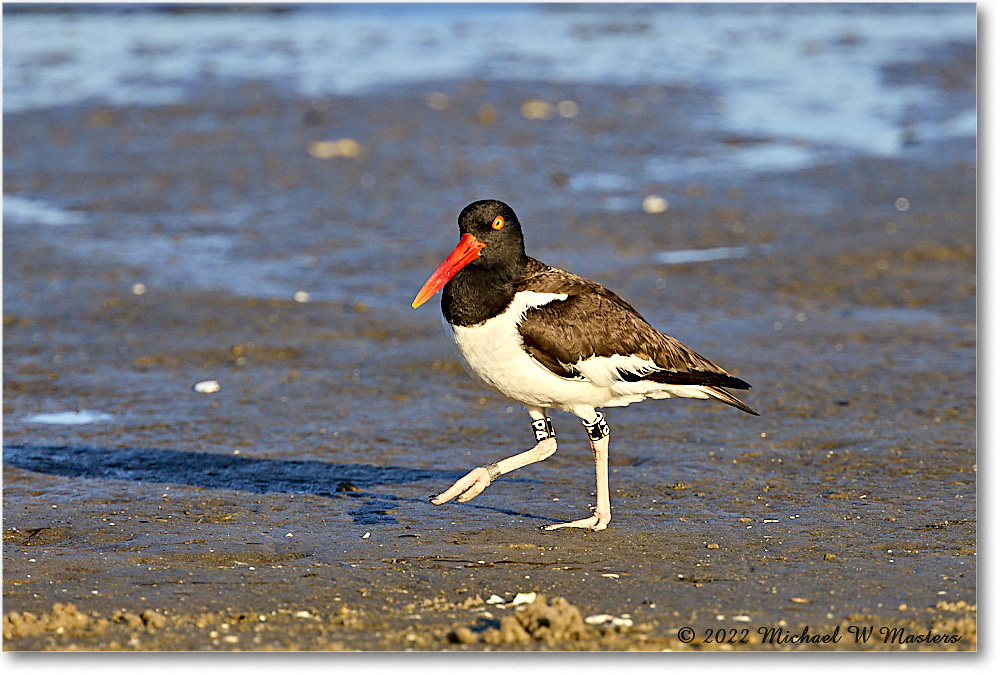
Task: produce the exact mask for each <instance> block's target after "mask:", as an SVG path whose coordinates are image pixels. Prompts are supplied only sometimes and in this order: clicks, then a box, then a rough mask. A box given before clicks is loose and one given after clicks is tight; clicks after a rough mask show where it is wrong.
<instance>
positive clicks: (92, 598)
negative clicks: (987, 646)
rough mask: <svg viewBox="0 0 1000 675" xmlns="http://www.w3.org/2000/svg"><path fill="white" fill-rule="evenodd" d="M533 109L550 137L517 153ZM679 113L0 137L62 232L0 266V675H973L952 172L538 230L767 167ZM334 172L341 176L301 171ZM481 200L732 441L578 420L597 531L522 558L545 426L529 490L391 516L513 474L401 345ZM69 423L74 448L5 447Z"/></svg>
mask: <svg viewBox="0 0 1000 675" xmlns="http://www.w3.org/2000/svg"><path fill="white" fill-rule="evenodd" d="M971 67H973V68H974V58H973V62H972V66H971ZM969 68H970V64H969V59H968V50H963V49H959V48H956V50H955V51H954V52H952V53H950V54H947V55H943V56H941V57H939V58H937V59H936V60H929V61H928V62H926V63H924V64H921V65H920V68H916V69H914V70H907V69H903V68H900V69H897V71H893V72H889V73H887V76H891V77H899V78H907V77H925V78H932V79H933V80H934V81H935V82H937V83H938V85H939V86H940V87H941V88H942V89H943V90H945V91H950V92H951V94H952V95H955V96H968V95H973V96H974V85H973V88H972V89H971V90H970V89H969V87H970V80H969V79H968V75H969V72H970V71H969ZM973 72H974V71H973ZM949 87H950V88H951V89H949ZM433 92H440V93H442V94H444V95H445V96H444V97H441V96H437V97H434V98H432V99H429V98H428V97H429V96H430V94H431V93H433ZM429 100H430V101H431V102H432V103H433V106H431V105H428V101H429ZM529 100H542V101H548V102H552V103H555V102H557V101H560V100H572V101H574V102H576V103H577V105H578V107H579V111H580V112H579V114H578V115H577V116H576V117H574V118H571V119H564V118H561V117H559V116H558V115H553V116H551V118H550V119H539V120H525V118H524V117H523V116H522V104H523V103H524V102H525V101H529ZM711 102H712V97H711V92H706V91H701V90H698V89H697V88H696V87H690V88H683V89H681V88H669V87H656V88H643V87H610V86H596V85H588V86H582V85H581V86H555V85H550V84H539V83H530V82H529V83H518V84H511V83H494V82H482V81H475V80H467V81H461V82H442V83H432V84H428V85H423V86H418V87H410V88H405V89H398V90H395V91H394V92H393V93H392V94H379V95H371V96H364V97H353V98H323V99H306V98H301V97H296V96H292V95H291V94H288V93H285V92H283V91H281V90H278V89H275V88H273V87H272V86H270V85H266V84H262V83H252V84H243V85H238V84H230V83H217V86H214V87H211V88H208V87H206V88H204V89H202V90H200V91H197V92H195V93H193V94H192V96H191V99H190V102H189V103H187V104H184V105H168V106H157V107H148V108H142V107H127V108H110V107H105V106H102V105H100V104H96V103H94V104H81V105H75V106H70V107H66V108H59V109H52V110H47V111H41V112H38V111H36V112H31V113H23V114H8V115H6V116H5V124H4V131H5V133H4V158H5V161H4V186H5V196H10V195H25V196H32V197H44V198H45V199H46V200H47V201H49V202H52V203H55V204H59V205H61V206H63V207H65V208H66V209H68V211H69V212H70V213H79V214H82V215H83V216H85V219H86V222H84V223H82V224H79V223H78V224H73V225H68V226H60V225H37V224H28V223H5V228H4V229H5V233H4V251H3V254H4V398H3V415H4V454H3V464H4V473H3V479H4V484H3V498H4V523H3V542H4V544H3V552H4V610H3V611H4V619H3V635H4V649H6V650H119V649H120V650H133V649H138V650H236V649H240V650H317V649H320V650H342V649H344V650H354V649H357V650H403V649H416V650H440V649H446V650H482V649H511V650H549V649H558V650H661V649H674V650H716V649H724V650H728V649H752V650H756V649H841V650H844V649H847V650H854V649H864V650H901V649H910V650H914V649H932V650H969V649H975V647H976V607H975V602H976V482H975V479H976V446H975V423H976V394H975V377H976V331H975V328H976V325H975V322H976V282H975V253H976V249H975V213H976V201H975V188H976V186H975V163H974V162H975V148H974V143H973V142H972V141H971V140H968V141H962V142H948V143H943V142H936V141H935V140H934V139H931V138H915V139H914V142H913V146H912V148H910V149H909V150H907V151H906V152H905V153H904V156H903V157H900V158H891V159H878V158H871V157H861V156H857V155H845V156H844V157H843V159H842V161H839V162H830V163H827V164H824V165H821V166H818V167H811V168H808V169H803V170H800V171H795V172H778V173H771V174H768V173H762V174H752V173H749V172H740V171H735V170H734V171H733V172H731V173H730V174H728V175H726V176H725V178H720V177H719V175H718V174H716V175H715V176H714V177H713V178H712V179H711V180H710V181H699V180H690V179H685V180H678V181H670V180H664V181H662V182H660V183H650V184H648V185H642V186H639V188H638V190H639V193H637V194H638V198H637V199H636V200H635V206H634V207H633V208H631V209H630V210H627V211H616V210H613V209H608V208H606V206H607V203H606V200H607V197H606V196H603V195H602V193H601V192H600V191H599V190H587V189H574V185H576V186H577V187H579V185H580V183H579V182H577V183H574V182H573V181H574V177H576V179H577V180H578V181H580V180H583V181H585V180H587V174H588V171H591V172H592V171H609V170H613V171H614V172H615V173H621V174H623V175H629V174H630V172H633V171H634V169H635V167H636V166H638V165H639V164H640V163H642V162H644V161H645V159H646V157H647V156H648V154H649V153H650V152H653V151H662V152H672V153H682V154H685V155H688V156H690V155H697V153H698V152H699V148H701V147H704V146H705V144H719V143H721V144H732V145H740V144H743V145H746V144H759V145H761V146H764V147H766V146H767V144H768V143H770V142H771V140H770V139H768V138H743V137H735V136H719V135H717V134H716V135H713V133H711V132H705V131H703V130H700V128H699V126H698V124H697V120H698V119H699V116H700V115H703V114H705V111H706V110H710V109H711ZM340 138H350V139H353V140H355V141H356V143H357V144H358V145H357V146H350V145H341V146H337V147H338V148H339V149H340V150H339V152H341V153H342V154H346V155H347V156H339V157H333V158H327V159H324V158H322V157H318V156H315V155H322V154H323V150H322V149H323V147H324V146H316V145H313V144H314V143H315V142H316V141H333V140H337V139H340ZM325 147H326V148H327V150H329V148H330V146H325ZM352 147H353V148H354V149H353V150H351V148H352ZM345 149H346V150H345ZM310 150H312V154H310ZM581 176H583V178H581ZM642 194H658V195H661V196H663V197H664V198H666V199H667V200H668V202H669V208H668V209H667V210H666V211H665V212H662V213H655V214H646V213H643V212H642V210H641V209H640V208H638V204H639V202H641V198H642ZM482 197H498V198H501V199H505V200H506V201H508V202H509V203H511V204H512V205H513V206H514V208H515V209H516V210H517V211H518V213H519V215H520V217H521V220H522V222H523V223H524V226H525V230H526V233H527V235H526V236H527V245H528V248H529V253H532V254H534V255H536V256H537V257H540V258H542V259H544V260H546V261H547V262H550V263H552V264H558V265H562V266H566V267H568V268H570V269H573V270H574V271H577V272H580V273H583V274H586V275H588V276H591V277H593V278H595V279H597V280H598V281H600V282H602V283H604V284H606V285H608V286H609V287H611V288H613V289H615V290H616V291H617V292H619V293H620V294H621V295H623V296H624V297H625V298H627V299H628V300H629V301H630V302H632V304H634V305H635V306H636V307H638V308H639V309H640V311H642V312H643V313H644V315H645V316H646V317H647V319H649V320H650V321H651V322H652V323H653V324H654V325H656V326H658V327H660V328H662V329H664V330H666V331H667V332H669V333H671V334H672V335H674V336H676V337H678V338H679V339H681V340H682V341H683V342H685V343H686V344H688V345H690V346H691V347H693V348H694V349H696V350H697V351H699V352H700V353H702V354H704V355H706V356H708V357H709V358H711V359H713V360H715V361H717V362H718V363H720V364H721V365H723V366H724V367H726V368H727V369H729V370H730V371H731V372H733V373H734V374H736V375H738V376H739V377H742V378H744V379H746V380H748V381H750V382H751V383H752V384H753V387H754V388H753V390H752V391H751V392H749V394H748V395H747V396H746V400H747V402H748V403H749V404H750V405H751V406H753V407H754V408H756V409H757V410H759V411H760V412H761V414H762V416H761V417H760V418H751V417H749V416H746V415H742V414H740V413H739V412H737V411H735V410H733V409H731V408H728V407H725V406H722V405H721V404H720V405H716V404H709V403H704V402H695V401H680V402H678V401H664V402H646V403H644V404H640V405H633V406H631V407H629V408H627V409H610V410H608V411H606V413H607V414H608V419H609V422H610V424H611V429H612V443H611V472H612V473H611V491H612V494H611V497H612V505H613V507H614V521H613V522H612V524H611V527H610V528H609V529H608V530H606V531H603V532H589V531H583V532H581V531H567V530H561V531H557V532H543V531H540V530H539V528H540V526H544V525H546V524H549V523H552V522H557V521H562V520H567V519H573V518H578V517H581V516H583V515H584V514H585V513H586V510H587V506H588V504H592V503H593V487H594V486H593V477H592V474H593V468H592V463H591V459H590V457H589V452H588V450H587V446H586V443H585V440H584V436H583V433H582V429H580V427H579V423H578V422H577V421H576V420H575V419H574V418H571V417H570V416H568V415H563V414H559V413H557V414H555V415H554V416H553V417H554V422H555V426H556V430H557V433H559V437H560V450H559V452H558V453H557V454H556V455H555V456H553V457H552V458H551V459H549V460H547V461H546V462H544V463H543V464H540V465H536V466H532V467H528V468H526V469H522V470H521V471H519V472H517V473H515V474H513V475H511V476H506V477H504V479H503V480H501V481H499V482H497V483H496V484H494V485H492V486H491V487H490V488H489V489H487V491H486V492H485V493H484V494H482V495H481V496H479V497H477V498H476V499H475V500H474V501H472V502H470V503H467V504H448V505H446V506H442V507H435V506H432V505H431V504H429V503H428V502H427V496H428V495H430V494H435V493H437V492H440V491H441V490H443V489H444V488H445V487H447V486H448V485H450V484H451V483H452V482H453V481H454V480H455V479H456V478H458V477H459V476H461V475H463V474H464V473H465V472H466V471H468V470H469V469H471V468H472V467H474V466H477V465H482V464H485V463H487V462H489V461H494V460H496V459H499V458H501V457H505V456H507V455H510V454H513V453H514V452H516V451H520V450H521V449H524V448H525V447H527V446H528V444H529V443H530V438H531V436H530V433H529V428H528V424H527V421H528V418H527V416H526V415H525V414H524V413H523V411H522V409H521V408H520V407H519V406H517V405H515V404H511V403H510V402H507V401H505V400H503V399H501V398H499V397H497V396H495V395H493V394H491V393H489V392H487V391H485V390H482V389H479V388H477V386H476V385H475V384H474V383H473V382H472V381H471V380H470V379H469V378H468V377H467V376H466V375H464V373H462V371H461V368H460V366H459V364H458V362H457V359H456V357H455V354H454V353H453V351H452V350H451V349H450V346H449V343H448V341H447V340H446V338H445V336H444V335H443V333H442V330H441V325H440V318H439V312H438V310H437V307H436V301H433V302H431V303H429V304H428V306H427V307H424V308H421V310H419V311H413V310H411V309H410V308H409V305H408V303H409V300H410V299H411V298H412V296H413V294H414V293H415V292H416V290H417V289H418V288H419V286H420V284H421V283H422V282H423V281H424V279H425V278H426V277H427V275H428V274H429V273H430V271H432V270H433V268H434V266H435V265H436V264H437V263H438V262H439V260H440V258H441V257H442V256H443V255H444V254H446V253H447V252H448V251H449V250H450V249H451V247H452V245H453V243H454V240H455V236H456V235H455V232H456V228H455V217H456V214H457V213H458V211H459V210H460V209H461V207H462V206H464V205H465V204H466V203H467V202H469V201H471V200H473V199H476V198H482ZM900 198H904V199H905V200H906V201H905V202H900V201H898V200H899V199H900ZM904 209H905V210H904ZM737 246H741V247H747V249H746V250H747V255H746V256H745V257H741V258H733V259H723V260H718V261H713V262H700V263H692V264H675V265H667V264H659V263H656V262H655V260H651V259H650V257H649V256H650V254H652V253H654V252H657V251H665V250H681V249H700V248H713V247H737ZM135 284H143V285H144V287H142V288H136V287H135ZM135 290H138V291H140V292H142V294H136V292H134V291H135ZM295 290H304V291H307V292H308V293H309V294H310V296H309V301H308V302H304V303H303V302H296V301H295V300H294V299H293V297H292V292H293V291H295ZM143 291H144V292H143ZM300 299H301V298H300ZM209 379H215V380H218V381H219V382H220V384H221V391H220V392H218V393H215V394H200V393H196V392H194V391H193V390H192V386H193V385H194V384H195V383H196V382H199V381H203V380H209ZM79 410H86V411H97V412H102V413H105V414H109V415H111V419H110V420H108V421H104V422H94V423H92V424H84V425H77V426H71V425H62V426H60V425H49V424H43V423H39V422H34V421H31V417H32V416H33V415H36V414H40V413H52V412H60V411H79ZM519 593H522V594H527V595H522V596H521V597H520V598H518V603H517V604H516V605H515V604H514V601H515V596H517V594H519ZM532 593H534V594H536V596H535V597H534V600H533V602H530V600H531V599H532V596H531V595H530V594H532ZM492 596H496V597H492ZM491 598H492V600H491ZM601 615H606V616H603V617H602V616H601ZM587 618H590V622H589V623H588V622H587V621H585V619H587ZM806 627H808V628H807V629H806ZM851 627H854V628H855V629H859V628H860V629H864V628H871V629H872V630H873V634H872V636H871V638H870V639H869V640H868V641H867V642H864V641H861V642H858V641H856V640H855V633H854V632H851V630H850V629H851ZM684 628H690V629H693V633H692V635H693V639H690V640H688V637H689V634H688V633H687V631H685V630H683V629H684ZM883 628H884V629H886V630H885V631H882V629H883ZM894 628H900V629H902V631H900V632H895V633H893V632H891V631H892V629H894ZM719 629H722V632H721V633H720V632H718V631H719ZM768 629H772V632H771V633H766V631H767V630H768ZM777 629H781V630H782V631H785V632H783V633H782V632H780V631H777ZM804 630H806V632H805V633H803V631H804ZM793 635H797V636H802V635H806V636H820V637H823V636H828V637H829V641H827V642H825V643H824V642H819V643H813V642H809V641H805V642H804V643H803V642H800V641H797V640H796V639H793V638H791V637H789V636H793ZM928 635H929V636H931V637H935V636H936V637H937V638H940V641H936V642H927V641H923V639H922V640H921V641H916V640H915V639H914V638H915V637H916V636H928ZM782 636H784V637H785V638H786V639H784V641H782ZM906 636H909V637H908V638H907V637H906ZM956 636H957V637H956ZM834 638H839V639H837V640H836V641H834ZM924 639H926V638H924ZM720 641H721V642H720Z"/></svg>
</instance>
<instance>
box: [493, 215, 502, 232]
mask: <svg viewBox="0 0 1000 675" xmlns="http://www.w3.org/2000/svg"><path fill="white" fill-rule="evenodd" d="M493 229H494V230H502V229H503V216H497V217H496V218H494V219H493Z"/></svg>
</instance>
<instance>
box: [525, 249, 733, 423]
mask: <svg viewBox="0 0 1000 675" xmlns="http://www.w3.org/2000/svg"><path fill="white" fill-rule="evenodd" d="M527 272H528V274H526V275H525V276H524V277H523V278H522V279H521V280H520V282H519V284H518V287H517V289H516V290H528V289H530V290H532V291H537V292H542V293H559V294H565V295H567V296H569V297H567V298H566V300H562V301H557V302H550V303H548V304H546V305H542V306H541V307H535V308H533V309H530V310H528V311H527V312H526V313H525V316H524V320H523V321H522V322H521V324H520V326H519V327H518V328H519V330H520V333H521V337H522V339H523V340H524V348H525V350H526V351H527V352H528V353H529V354H531V355H532V356H533V357H534V358H535V359H536V360H538V361H539V362H540V363H541V364H542V365H544V366H545V367H546V368H548V369H549V370H551V371H552V372H553V373H555V374H557V375H560V376H561V377H572V376H574V375H576V372H575V370H574V369H573V364H576V363H579V362H580V361H582V360H583V359H586V358H589V357H591V356H614V355H616V354H620V355H634V356H638V357H640V358H646V359H649V360H651V361H653V362H654V363H655V364H656V365H657V366H659V367H660V370H657V371H655V372H653V373H649V374H646V375H639V374H638V373H633V372H629V371H619V376H620V377H621V379H622V380H623V381H637V380H640V379H647V380H652V381H654V382H661V383H664V384H692V385H705V386H711V387H732V388H734V389H749V388H750V385H749V384H747V383H746V382H744V381H743V380H741V379H739V378H738V377H733V376H732V375H730V374H729V373H727V372H726V371H725V370H723V369H722V368H721V367H719V366H717V365H716V364H714V363H712V362H711V361H709V360H708V359H706V358H704V357H703V356H701V355H700V354H698V353H696V352H694V351H692V350H690V349H688V348H687V347H685V346H684V345H683V344H681V343H680V342H679V341H678V340H676V339H675V338H673V337H671V336H669V335H667V334H666V333H662V332H660V331H658V330H657V329H655V328H653V327H652V326H651V325H650V324H649V323H648V322H647V321H646V320H645V319H644V318H643V317H642V315H641V314H639V312H638V311H636V309H635V308H634V307H632V306H631V305H630V304H628V303H627V302H626V301H625V300H623V299H622V298H620V297H619V296H617V295H616V294H615V293H613V292H611V291H609V290H608V289H606V288H604V287H603V286H601V285H600V284H598V283H596V282H593V281H590V280H589V279H585V278H583V277H580V276H578V275H575V274H571V273H569V272H565V271H563V270H560V269H556V268H554V267H549V266H548V265H545V264H543V263H540V262H538V261H537V260H534V259H530V260H529V265H528V269H527ZM727 402H728V401H727ZM737 407H739V406H737Z"/></svg>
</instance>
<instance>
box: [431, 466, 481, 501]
mask: <svg viewBox="0 0 1000 675" xmlns="http://www.w3.org/2000/svg"><path fill="white" fill-rule="evenodd" d="M492 482H493V479H492V478H491V476H490V471H489V469H488V468H487V467H485V466H477V467H476V468H475V469H473V470H472V471H470V472H469V473H467V474H465V475H464V476H462V477H461V478H459V479H458V480H457V481H455V484H454V485H452V486H451V487H450V488H448V489H447V490H445V491H444V492H442V493H441V494H439V495H437V496H434V497H431V504H434V505H435V506H440V505H441V504H444V503H445V502H450V501H451V500H452V499H454V498H455V497H458V500H457V501H460V502H467V501H469V500H470V499H472V498H473V497H475V496H476V495H478V494H479V493H480V492H482V491H483V490H485V489H486V488H488V487H489V486H490V483H492Z"/></svg>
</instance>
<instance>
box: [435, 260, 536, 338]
mask: <svg viewBox="0 0 1000 675" xmlns="http://www.w3.org/2000/svg"><path fill="white" fill-rule="evenodd" d="M525 264H526V261H525V262H521V263H519V264H517V265H507V266H505V267H477V266H475V265H469V266H467V267H464V268H462V269H461V270H459V272H458V274H456V275H455V276H454V277H452V279H451V281H449V282H448V283H447V284H445V287H444V291H443V293H442V295H441V311H442V313H443V314H444V318H445V319H446V320H447V321H448V323H450V324H451V325H453V326H474V325H476V324H479V323H483V322H484V321H487V320H489V319H492V318H493V317H495V316H497V315H498V314H501V313H503V311H504V310H505V309H507V307H508V306H509V305H510V303H511V301H512V300H513V299H514V287H515V284H516V282H517V280H518V279H520V278H521V276H522V275H523V274H524V267H525Z"/></svg>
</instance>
